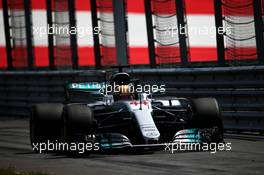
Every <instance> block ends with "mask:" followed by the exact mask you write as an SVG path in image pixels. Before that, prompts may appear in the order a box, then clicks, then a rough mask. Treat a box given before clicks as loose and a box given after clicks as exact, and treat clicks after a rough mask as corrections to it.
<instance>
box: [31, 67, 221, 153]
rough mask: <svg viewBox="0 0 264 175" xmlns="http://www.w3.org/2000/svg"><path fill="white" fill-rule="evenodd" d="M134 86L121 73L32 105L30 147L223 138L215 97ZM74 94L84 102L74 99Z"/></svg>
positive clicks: (114, 146)
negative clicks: (60, 97)
mask: <svg viewBox="0 0 264 175" xmlns="http://www.w3.org/2000/svg"><path fill="white" fill-rule="evenodd" d="M137 86H138V80H133V79H132V78H131V77H130V75H129V74H127V73H125V72H122V71H120V72H118V73H113V74H112V76H111V78H110V79H108V80H107V81H104V82H77V83H67V84H66V86H65V99H66V102H65V103H64V104H61V103H42V104H37V105H35V106H33V108H32V115H31V119H30V139H31V144H32V147H33V146H34V147H35V146H36V144H38V143H44V142H47V141H49V142H63V143H93V144H95V143H96V144H97V147H98V148H100V149H99V151H106V150H108V151H112V150H120V149H122V150H130V149H137V148H138V149H143V150H145V149H147V150H148V149H154V148H159V149H160V148H164V144H165V143H198V144H202V143H220V142H223V123H222V119H221V111H220V109H219V106H218V103H217V101H216V99H214V98H198V99H187V98H177V97H157V98H154V97H153V96H155V94H159V93H162V92H161V91H164V89H155V90H154V91H152V92H150V91H148V93H145V92H142V91H141V92H139V91H136V90H135V87H137ZM131 89H133V90H131ZM141 90H142V89H141ZM80 94H81V95H80ZM75 95H76V96H77V95H79V96H80V97H81V98H82V99H84V100H89V102H76V101H75V100H74V97H75ZM156 96H157V95H156ZM79 99H80V98H79Z"/></svg>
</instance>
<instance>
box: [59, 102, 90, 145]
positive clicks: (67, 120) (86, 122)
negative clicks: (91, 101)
mask: <svg viewBox="0 0 264 175" xmlns="http://www.w3.org/2000/svg"><path fill="white" fill-rule="evenodd" d="M94 128H95V120H94V117H93V112H92V110H91V109H90V108H89V107H88V106H86V105H84V104H70V105H66V106H65V107H64V111H63V130H62V133H63V138H64V140H65V141H66V142H76V141H81V140H82V139H83V136H85V135H89V134H91V133H92V132H93V130H94Z"/></svg>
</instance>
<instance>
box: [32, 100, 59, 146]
mask: <svg viewBox="0 0 264 175" xmlns="http://www.w3.org/2000/svg"><path fill="white" fill-rule="evenodd" d="M62 111H63V105H62V104H59V103H42V104H37V105H35V106H33V107H32V112H31V117H30V141H31V145H32V146H33V143H35V144H36V143H47V141H48V140H49V141H50V142H52V141H58V140H60V139H61V119H62Z"/></svg>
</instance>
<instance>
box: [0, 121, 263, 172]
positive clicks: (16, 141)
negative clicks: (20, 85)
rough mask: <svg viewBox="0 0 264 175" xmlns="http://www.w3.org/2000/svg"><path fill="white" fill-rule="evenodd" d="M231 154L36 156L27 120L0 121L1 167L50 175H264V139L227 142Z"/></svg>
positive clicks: (180, 153) (156, 153)
mask: <svg viewBox="0 0 264 175" xmlns="http://www.w3.org/2000/svg"><path fill="white" fill-rule="evenodd" d="M225 141H226V142H231V143H232V149H231V151H221V152H216V153H215V154H212V153H210V152H176V153H174V154H171V153H169V152H165V151H158V152H154V153H151V154H139V155H135V154H124V153H122V154H92V155H90V156H84V157H81V158H70V157H67V156H65V155H56V154H52V153H48V154H36V153H33V151H32V149H31V146H30V145H29V129H28V120H27V119H11V120H10V119H6V120H4V119H1V120H0V167H1V168H4V167H16V168H17V169H19V170H26V171H28V170H30V171H31V170H33V171H43V172H47V173H49V174H59V175H60V174H61V175H68V174H81V175H83V174H97V175H99V174H137V175H139V174H159V175H160V174H180V175H184V174H204V175H206V174H250V175H252V174H261V175H263V174H264V140H263V139H248V138H247V139H241V138H240V139H239V138H236V139H225Z"/></svg>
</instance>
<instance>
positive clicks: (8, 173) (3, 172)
mask: <svg viewBox="0 0 264 175" xmlns="http://www.w3.org/2000/svg"><path fill="white" fill-rule="evenodd" d="M0 175H48V174H47V173H43V172H33V171H19V170H16V169H15V168H12V167H9V168H0Z"/></svg>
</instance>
